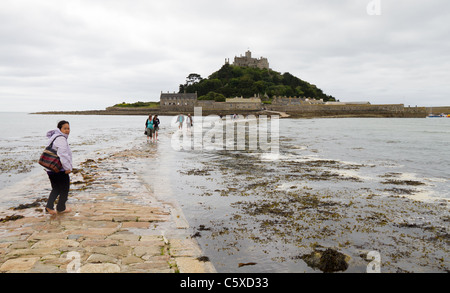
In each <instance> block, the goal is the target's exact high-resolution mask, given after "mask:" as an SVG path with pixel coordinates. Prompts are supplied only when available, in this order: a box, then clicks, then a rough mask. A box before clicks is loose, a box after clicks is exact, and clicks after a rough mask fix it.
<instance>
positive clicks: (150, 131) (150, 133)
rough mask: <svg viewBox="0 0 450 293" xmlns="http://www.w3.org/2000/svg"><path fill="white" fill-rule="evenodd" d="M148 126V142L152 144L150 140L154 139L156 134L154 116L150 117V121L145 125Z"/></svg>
mask: <svg viewBox="0 0 450 293" xmlns="http://www.w3.org/2000/svg"><path fill="white" fill-rule="evenodd" d="M145 124H146V125H147V141H148V142H150V140H153V139H154V135H153V134H154V133H155V127H154V125H153V119H152V115H149V116H148V119H147V121H146V123H145Z"/></svg>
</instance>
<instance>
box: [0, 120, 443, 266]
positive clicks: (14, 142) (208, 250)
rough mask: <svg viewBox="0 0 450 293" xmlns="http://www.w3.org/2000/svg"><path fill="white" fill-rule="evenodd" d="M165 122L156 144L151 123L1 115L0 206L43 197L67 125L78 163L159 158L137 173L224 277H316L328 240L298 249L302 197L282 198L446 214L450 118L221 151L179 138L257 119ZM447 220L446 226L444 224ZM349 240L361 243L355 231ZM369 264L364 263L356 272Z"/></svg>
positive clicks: (294, 125)
mask: <svg viewBox="0 0 450 293" xmlns="http://www.w3.org/2000/svg"><path fill="white" fill-rule="evenodd" d="M159 118H160V120H161V126H160V131H159V139H158V142H156V143H149V142H148V141H147V138H146V136H145V135H144V128H145V121H146V119H147V117H146V116H107V115H36V114H28V113H10V112H8V113H6V112H5V113H0V125H1V127H0V210H6V209H9V208H10V207H14V206H17V205H19V204H23V203H30V202H32V201H33V199H36V198H39V197H42V195H43V194H44V195H45V192H48V190H49V184H50V183H49V182H48V179H47V178H46V177H45V174H44V173H45V172H44V171H43V169H42V167H40V166H39V165H38V163H37V161H38V158H39V155H40V154H41V152H42V151H43V149H44V148H45V146H46V144H47V138H46V133H47V131H48V130H51V129H55V128H56V125H57V123H58V122H59V121H60V120H67V121H69V122H70V127H71V133H70V136H69V144H70V146H71V149H72V152H73V160H74V167H75V168H76V167H77V166H78V164H80V163H81V162H83V161H84V160H86V159H87V158H96V157H101V156H104V155H105V154H108V153H113V152H116V151H120V150H126V149H130V148H140V149H148V150H149V152H153V153H155V154H157V155H156V156H154V157H153V158H146V159H142V161H141V162H140V163H139V164H140V167H139V170H140V172H141V175H142V177H143V178H145V179H146V181H147V182H148V184H149V185H151V186H152V189H153V190H154V192H155V193H157V196H159V197H165V196H168V197H169V196H170V197H172V198H174V199H175V200H176V201H177V202H178V203H179V205H180V207H181V208H182V210H183V213H184V215H185V217H186V219H187V221H188V222H189V224H190V226H191V230H192V231H191V232H192V235H193V237H195V238H196V239H197V240H198V242H199V243H200V245H201V247H202V249H203V251H204V253H205V256H207V257H208V258H209V259H210V260H211V261H212V262H213V264H214V265H215V267H216V269H217V271H218V272H317V271H318V270H317V269H315V268H311V267H308V266H306V265H305V262H303V261H302V260H301V256H302V253H301V251H306V252H308V251H310V250H308V249H310V247H316V246H319V247H320V246H322V247H323V246H326V245H327V241H324V242H321V241H319V240H317V239H316V241H315V242H314V243H308V245H307V248H305V247H304V246H302V245H300V244H299V243H298V242H299V241H300V240H299V239H300V238H298V237H297V238H295V239H294V238H292V234H293V233H294V232H293V231H292V230H290V229H291V228H292V229H293V227H294V226H293V225H291V224H289V223H290V222H289V221H294V220H293V211H292V210H291V209H290V206H289V204H290V203H294V204H296V203H298V202H299V201H298V200H297V201H296V202H294V201H293V200H292V198H290V199H289V200H287V199H286V198H285V196H286V195H290V196H293V194H294V193H296V194H302V195H304V196H308V197H311V196H315V198H316V199H317V198H320V200H322V202H324V200H325V199H329V200H332V201H333V204H334V205H337V204H339V205H342V206H344V205H345V206H346V207H348V206H351V205H352V204H355V203H357V200H358V196H359V197H360V198H362V197H364V198H365V199H367V200H368V199H370V200H373V199H374V198H375V199H377V198H378V199H383V200H384V199H386V198H407V199H410V200H411V201H413V202H423V203H436V202H437V203H440V205H441V206H444V210H446V211H448V203H449V202H450V147H449V145H450V119H448V118H424V119H409V118H316V119H290V118H286V119H268V120H267V123H268V125H269V127H268V128H269V129H272V132H271V133H270V135H275V132H274V131H273V130H274V128H271V125H273V126H274V127H276V128H277V131H276V136H277V137H276V140H274V136H273V137H272V136H271V139H272V141H275V142H276V143H277V148H276V152H273V151H268V150H267V149H258V148H257V149H251V148H250V147H249V146H250V144H249V143H247V144H246V146H247V147H244V148H243V149H242V148H241V149H239V148H238V147H233V146H235V145H236V144H233V142H232V145H231V147H230V145H227V144H226V143H225V146H224V147H223V148H221V147H220V144H215V146H219V147H216V148H206V147H203V148H202V147H200V148H196V147H194V146H195V143H194V144H192V145H189V146H190V147H181V148H180V147H179V146H180V137H187V138H189V139H192V141H194V139H193V137H195V135H196V133H197V134H198V131H200V134H201V135H203V136H204V135H205V134H206V133H208V135H210V136H211V134H212V133H214V131H216V133H217V135H220V136H221V135H222V134H223V132H222V131H221V130H222V127H226V125H233V127H234V126H235V125H237V124H239V123H241V124H242V123H243V124H245V127H246V128H245V127H244V129H245V130H246V133H247V134H246V136H244V137H245V138H249V137H251V135H249V133H251V132H252V131H255V129H253V128H252V127H255V126H254V125H253V126H252V124H251V123H248V120H247V119H251V117H250V118H247V119H246V118H245V117H242V116H241V117H238V119H237V120H236V121H235V120H233V119H232V117H226V120H221V121H225V122H224V123H222V122H220V123H222V124H220V126H221V127H220V128H217V127H216V128H214V127H212V126H211V125H214V124H215V125H218V124H217V123H219V122H217V121H219V120H220V118H219V117H215V116H211V117H206V118H201V117H194V127H193V128H192V129H189V130H188V129H186V125H184V128H183V129H181V130H180V129H179V128H178V125H177V124H176V117H170V116H161V117H159ZM205 121H208V123H206V124H205V125H203V126H204V127H203V128H201V129H200V130H199V128H198V125H200V124H202V123H204V122H205ZM264 123H266V121H264ZM236 129H237V128H236ZM190 132H192V133H190ZM236 137H237V135H236ZM233 139H234V137H233V138H232V141H233ZM213 140H214V139H213ZM215 141H216V142H222V141H221V140H218V139H217V138H216V140H215ZM223 142H226V140H223ZM177 146H178V147H177ZM124 180H126V179H125V178H124ZM277 199H279V200H278V201H277ZM280 203H283V204H285V205H286V206H283V207H282V206H279V205H280ZM302 203H303V204H305V202H302ZM319 203H320V201H319ZM372 205H373V204H372ZM319 206H321V207H324V206H325V205H319ZM361 206H363V205H361ZM397 208H398V207H397ZM380 209H382V208H380ZM286 210H288V211H286ZM303 210H304V209H302V211H303ZM268 211H269V212H268ZM275 211H277V212H275ZM297 212H298V211H297ZM386 215H387V217H389V211H387V210H386ZM340 216H342V213H341V215H340ZM355 217H357V215H356V216H355ZM430 217H431V216H430ZM418 218H420V217H418ZM425 218H426V217H425ZM408 219H410V218H408ZM422 220H424V219H422ZM426 220H427V221H433V220H432V219H431V218H430V219H428V218H427V219H426ZM443 223H447V227H444V229H448V218H447V220H445V221H443ZM441 224H442V223H441ZM266 226H267V227H270V229H269V228H267V229H266V228H265V227H266ZM305 226H306V225H303V226H302V227H305ZM273 227H277V228H276V229H275V228H273ZM289 227H291V228H289ZM295 228H296V229H297V230H296V231H298V230H299V229H300V231H301V229H302V228H301V227H300V228H299V227H297V226H295ZM305 229H307V228H305ZM323 230H325V228H324V229H322V230H321V231H323ZM268 231H270V233H269V232H268ZM447 232H448V231H447ZM305 233H306V232H305ZM305 235H306V234H305ZM372 236H373V235H372ZM336 237H337V236H336ZM349 237H350V236H349ZM351 237H352V238H351V241H354V242H358V240H357V239H356V238H357V237H358V236H355V234H353V236H351ZM361 237H363V236H361ZM303 239H304V238H303ZM355 239H356V240H355ZM341 240H342V242H344V241H343V239H338V240H336V241H337V242H333V243H332V244H333V245H334V247H343V250H345V248H346V247H347V250H348V246H346V245H345V244H342V243H338V242H339V241H341ZM349 241H350V240H347V242H345V243H348V242H349ZM368 242H370V241H369V240H367V239H365V240H364V243H366V244H367V243H368ZM328 244H330V243H328ZM314 245H315V246H314ZM354 246H355V247H356V246H357V245H356V244H355V245H354ZM360 246H362V244H361V245H360ZM353 248H354V247H353ZM296 249H298V250H299V251H296ZM305 249H306V250H305ZM306 252H305V253H306ZM354 254H355V255H356V253H354ZM447 257H448V256H447ZM436 258H437V257H436ZM447 265H448V264H447ZM417 266H418V265H417V264H408V265H405V267H406V269H405V270H408V269H410V270H413V271H414V270H415V268H416V267H417ZM362 269H363V268H362V267H361V265H359V266H355V267H354V268H353V271H358V270H362ZM431 270H432V271H433V270H438V269H437V268H435V267H433V268H432V269H431Z"/></svg>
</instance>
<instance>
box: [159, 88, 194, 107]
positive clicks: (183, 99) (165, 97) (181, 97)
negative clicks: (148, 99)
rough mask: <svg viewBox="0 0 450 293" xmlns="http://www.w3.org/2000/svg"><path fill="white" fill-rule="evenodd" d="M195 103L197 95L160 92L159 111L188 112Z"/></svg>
mask: <svg viewBox="0 0 450 293" xmlns="http://www.w3.org/2000/svg"><path fill="white" fill-rule="evenodd" d="M195 102H197V93H194V94H192V93H163V92H161V97H160V107H161V110H177V111H178V110H190V109H193V108H194V106H195Z"/></svg>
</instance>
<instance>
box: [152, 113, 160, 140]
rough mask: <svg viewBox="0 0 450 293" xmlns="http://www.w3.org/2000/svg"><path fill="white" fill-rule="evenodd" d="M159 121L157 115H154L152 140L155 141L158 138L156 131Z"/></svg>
mask: <svg viewBox="0 0 450 293" xmlns="http://www.w3.org/2000/svg"><path fill="white" fill-rule="evenodd" d="M160 123H161V122H160V121H159V118H158V115H155V116H154V117H153V128H154V130H153V132H154V133H153V134H154V140H155V142H156V141H157V140H158V131H159V124H160Z"/></svg>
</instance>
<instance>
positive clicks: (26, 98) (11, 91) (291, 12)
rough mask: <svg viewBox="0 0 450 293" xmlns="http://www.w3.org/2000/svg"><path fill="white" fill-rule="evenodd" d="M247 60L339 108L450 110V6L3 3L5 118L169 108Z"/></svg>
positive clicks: (404, 0) (368, 1)
mask: <svg viewBox="0 0 450 293" xmlns="http://www.w3.org/2000/svg"><path fill="white" fill-rule="evenodd" d="M377 2H379V3H380V5H377ZM374 14H375V15H374ZM248 49H250V50H251V51H252V53H253V56H254V57H261V56H264V57H266V58H268V59H269V64H270V67H271V68H272V69H273V70H276V71H278V72H281V73H284V72H290V73H291V74H293V75H295V76H297V77H299V78H301V79H303V80H306V81H308V82H310V83H313V84H315V85H317V86H318V87H319V88H321V89H322V90H323V91H324V92H325V93H326V94H330V95H333V96H335V97H336V98H338V99H340V100H341V101H370V102H371V103H372V104H381V103H403V104H405V105H406V106H407V105H411V106H415V105H419V106H438V105H450V1H448V0H427V1H425V0H379V1H373V0H315V1H313V0H308V1H307V0H277V1H258V0H221V1H211V0H189V1H188V0H176V1H172V0H167V1H159V0H158V1H153V0H151V1H150V0H132V1H124V0H108V1H100V0H86V1H84V0H71V1H69V0H64V1H62V0H54V1H52V0H39V1H36V0H1V1H0V102H1V103H0V105H1V109H0V111H27V112H32V111H45V110H89V109H104V108H106V107H107V106H111V105H114V104H116V103H120V102H123V101H125V102H136V101H159V96H160V93H161V91H165V92H167V91H178V86H179V84H181V83H184V82H185V80H186V77H187V76H188V75H189V73H198V74H200V75H201V76H202V77H208V76H209V75H210V74H211V73H213V72H214V71H216V70H218V69H219V68H220V67H221V66H222V65H223V64H224V61H225V58H230V60H231V61H232V60H233V58H234V56H236V55H237V56H239V55H241V54H244V53H245V51H247V50H248Z"/></svg>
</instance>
